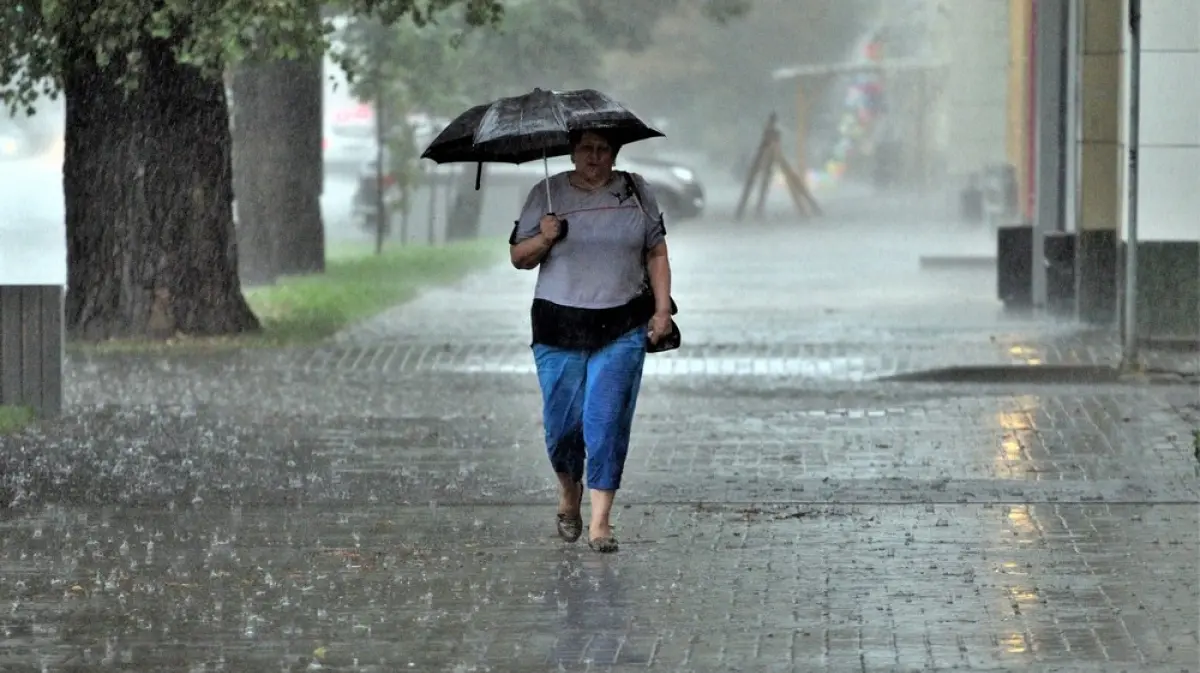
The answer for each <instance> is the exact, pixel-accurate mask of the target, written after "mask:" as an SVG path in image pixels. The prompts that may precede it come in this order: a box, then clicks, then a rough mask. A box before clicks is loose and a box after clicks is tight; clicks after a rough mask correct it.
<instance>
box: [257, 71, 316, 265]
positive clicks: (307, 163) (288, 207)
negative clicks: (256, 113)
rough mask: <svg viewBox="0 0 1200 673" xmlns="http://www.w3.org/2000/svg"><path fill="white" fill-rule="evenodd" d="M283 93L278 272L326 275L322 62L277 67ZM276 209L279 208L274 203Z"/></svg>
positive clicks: (275, 169) (277, 166)
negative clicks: (322, 195) (322, 218)
mask: <svg viewBox="0 0 1200 673" xmlns="http://www.w3.org/2000/svg"><path fill="white" fill-rule="evenodd" d="M275 67H276V68H277V69H278V72H279V75H278V77H279V82H280V91H279V96H278V98H277V99H276V100H274V101H272V104H273V105H276V106H278V108H279V111H280V115H279V117H278V120H279V124H278V126H277V128H276V133H275V136H276V138H277V140H278V142H279V143H280V145H279V148H280V150H281V152H279V153H278V154H274V153H273V155H272V156H276V157H278V160H277V161H276V162H275V163H274V164H273V165H271V166H270V169H271V170H270V175H271V179H270V180H269V182H268V183H267V186H268V189H270V190H271V191H272V192H273V193H274V192H276V190H278V192H277V193H278V198H279V201H278V204H279V208H278V213H279V227H278V229H277V231H278V232H279V270H280V272H281V273H285V274H309V273H323V272H324V271H325V226H324V223H323V222H322V221H321V190H322V183H323V182H324V179H325V166H324V161H323V152H322V151H321V136H322V134H323V129H322V124H321V120H322V111H321V107H322V102H323V98H324V88H323V86H322V77H323V71H324V67H323V64H322V62H321V59H319V58H317V59H310V60H307V61H282V62H279V63H277V64H275ZM272 203H274V202H272Z"/></svg>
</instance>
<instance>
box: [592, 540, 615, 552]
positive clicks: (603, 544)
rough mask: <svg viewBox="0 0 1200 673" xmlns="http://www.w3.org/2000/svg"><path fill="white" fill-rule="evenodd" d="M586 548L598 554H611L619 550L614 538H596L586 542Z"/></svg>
mask: <svg viewBox="0 0 1200 673" xmlns="http://www.w3.org/2000/svg"><path fill="white" fill-rule="evenodd" d="M588 547H591V549H592V551H594V552H596V553H598V554H612V553H613V552H615V551H617V549H618V548H619V547H618V545H617V538H615V537H598V538H595V539H592V540H588Z"/></svg>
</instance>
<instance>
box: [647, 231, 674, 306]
mask: <svg viewBox="0 0 1200 673" xmlns="http://www.w3.org/2000/svg"><path fill="white" fill-rule="evenodd" d="M646 270H647V271H648V272H649V274H650V287H651V289H653V290H654V312H655V313H657V314H661V315H670V313H671V261H670V258H669V257H668V256H667V242H666V241H662V242H661V243H659V244H658V245H656V246H654V247H653V248H650V249H649V250H648V251H646Z"/></svg>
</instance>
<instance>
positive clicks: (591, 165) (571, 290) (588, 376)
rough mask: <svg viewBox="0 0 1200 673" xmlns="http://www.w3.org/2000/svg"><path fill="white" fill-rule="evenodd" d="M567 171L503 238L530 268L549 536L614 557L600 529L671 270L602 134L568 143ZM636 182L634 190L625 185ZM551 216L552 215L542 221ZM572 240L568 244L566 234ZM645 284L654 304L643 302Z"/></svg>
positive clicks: (616, 484)
mask: <svg viewBox="0 0 1200 673" xmlns="http://www.w3.org/2000/svg"><path fill="white" fill-rule="evenodd" d="M571 146H572V149H571V161H572V163H573V164H574V165H575V169H574V170H571V171H567V172H564V173H560V174H558V175H554V176H551V177H549V178H547V180H548V181H549V186H550V190H549V191H550V198H551V202H552V203H553V204H554V208H555V210H556V211H557V212H555V213H550V208H549V206H548V205H547V203H546V184H545V183H539V184H538V185H536V186H534V188H533V189H532V190H530V192H529V196H528V198H527V199H526V200H525V207H524V209H523V210H522V211H521V219H519V220H518V221H517V225H516V228H515V229H514V230H513V235H512V238H511V239H510V243H511V244H512V246H511V251H510V252H511V256H512V263H513V266H515V267H517V268H518V269H534V268H536V269H538V279H537V289H536V290H535V292H534V300H533V307H532V309H531V311H530V315H531V318H532V323H533V355H534V360H535V362H536V363H537V374H538V382H539V384H540V385H541V389H542V400H543V412H542V415H543V422H544V424H545V430H546V450H547V452H548V453H549V455H550V465H551V466H552V467H553V468H554V472H555V473H556V474H557V475H558V482H559V486H560V491H559V505H558V522H557V527H558V534H559V536H560V537H562V538H563V539H564V540H566V541H567V542H574V541H575V540H578V539H579V536H580V535H581V534H582V532H583V516H582V514H581V507H582V503H583V490H584V485H583V476H584V459H585V457H586V463H587V488H588V489H590V490H591V503H592V514H591V522H590V524H589V526H588V546H590V547H591V548H592V549H593V550H595V551H598V552H602V553H610V552H615V551H617V540H616V538H615V537H614V536H613V531H612V524H611V521H610V519H609V516H610V513H611V512H612V506H613V498H614V496H615V495H616V492H617V489H619V488H620V487H621V474H622V472H623V470H624V466H625V455H626V453H627V451H628V448H629V432H630V427H631V425H632V424H633V413H634V407H635V405H636V402H637V396H638V389H639V388H640V386H641V380H642V364H643V362H644V361H645V358H646V343H647V341H649V342H650V343H657V342H658V340H659V339H660V338H661V337H663V336H664V335H666V334H668V332H669V331H670V330H671V329H672V323H671V266H670V263H669V262H668V259H667V243H666V229H665V227H664V225H663V221H662V216H661V214H660V213H659V210H658V204H657V203H656V202H655V200H654V196H653V195H652V194H651V193H650V190H649V189H648V188H647V186H646V183H645V181H644V180H642V179H641V177H640V176H637V175H632V174H628V173H619V172H614V171H613V161H614V160H615V159H616V157H617V152H618V151H619V150H620V147H619V146H617V145H615V144H614V143H612V142H610V140H609V139H608V138H606V137H605V136H604V135H603V134H601V133H593V132H584V133H582V134H575V135H573V136H572V139H571ZM634 183H636V184H634ZM547 213H550V214H547ZM568 231H569V232H570V235H569V236H567V235H566V234H567V232H568ZM647 275H648V276H649V280H650V287H651V289H652V290H653V292H652V295H653V296H652V297H651V296H650V294H649V293H644V292H643V287H644V284H643V279H644V278H645V277H646V276H647Z"/></svg>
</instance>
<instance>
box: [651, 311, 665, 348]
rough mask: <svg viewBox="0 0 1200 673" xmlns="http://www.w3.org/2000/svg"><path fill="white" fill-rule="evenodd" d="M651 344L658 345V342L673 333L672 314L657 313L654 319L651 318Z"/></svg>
mask: <svg viewBox="0 0 1200 673" xmlns="http://www.w3.org/2000/svg"><path fill="white" fill-rule="evenodd" d="M648 329H649V330H650V343H652V344H656V343H658V340H659V339H661V338H662V337H663V335H664V334H667V333H668V332H670V331H671V314H670V313H655V314H654V317H653V318H650V325H649V326H648Z"/></svg>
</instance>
